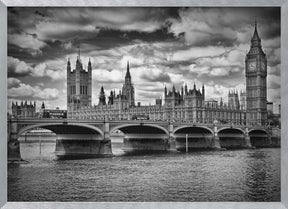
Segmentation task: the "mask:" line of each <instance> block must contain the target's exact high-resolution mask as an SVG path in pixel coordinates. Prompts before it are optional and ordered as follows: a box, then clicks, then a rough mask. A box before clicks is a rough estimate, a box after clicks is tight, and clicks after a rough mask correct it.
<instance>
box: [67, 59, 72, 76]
mask: <svg viewBox="0 0 288 209" xmlns="http://www.w3.org/2000/svg"><path fill="white" fill-rule="evenodd" d="M67 72H71V63H70V58H69V57H68V61H67Z"/></svg>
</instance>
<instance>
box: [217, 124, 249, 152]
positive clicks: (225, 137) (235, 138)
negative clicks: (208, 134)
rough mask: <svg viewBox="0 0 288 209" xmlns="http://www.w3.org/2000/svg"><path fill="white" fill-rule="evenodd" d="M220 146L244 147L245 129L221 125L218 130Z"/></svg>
mask: <svg viewBox="0 0 288 209" xmlns="http://www.w3.org/2000/svg"><path fill="white" fill-rule="evenodd" d="M218 137H219V143H220V146H221V147H222V148H228V149H235V148H244V147H246V140H245V131H244V130H243V129H241V128H237V127H223V128H221V129H219V130H218Z"/></svg>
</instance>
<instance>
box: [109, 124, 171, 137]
mask: <svg viewBox="0 0 288 209" xmlns="http://www.w3.org/2000/svg"><path fill="white" fill-rule="evenodd" d="M138 127H139V128H142V129H141V131H142V132H145V131H148V129H149V128H150V129H151V130H150V131H152V133H153V131H155V132H157V131H158V133H161V132H162V133H164V134H167V136H168V135H169V132H168V130H167V129H165V128H164V127H162V126H159V125H154V124H153V125H151V124H143V125H140V124H124V125H119V126H115V127H113V128H112V129H111V130H110V134H111V133H112V132H114V131H116V130H120V131H122V132H123V133H124V134H125V131H126V132H127V133H129V128H130V130H131V129H133V128H138ZM137 131H139V129H138V130H137ZM159 131H160V132H159ZM136 133H139V132H136ZM150 133H151V132H150Z"/></svg>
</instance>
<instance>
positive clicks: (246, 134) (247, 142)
mask: <svg viewBox="0 0 288 209" xmlns="http://www.w3.org/2000/svg"><path fill="white" fill-rule="evenodd" d="M245 146H246V148H252V144H251V139H250V135H249V131H248V128H247V127H246V128H245Z"/></svg>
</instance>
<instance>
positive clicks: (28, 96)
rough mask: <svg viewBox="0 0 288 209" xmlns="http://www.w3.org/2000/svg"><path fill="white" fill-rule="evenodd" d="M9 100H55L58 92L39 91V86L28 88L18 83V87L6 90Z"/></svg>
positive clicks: (51, 89)
mask: <svg viewBox="0 0 288 209" xmlns="http://www.w3.org/2000/svg"><path fill="white" fill-rule="evenodd" d="M8 95H9V98H18V99H23V100H39V99H40V100H55V99H58V97H59V91H58V90H57V89H54V88H44V89H41V88H40V87H39V86H30V85H29V84H24V83H20V84H19V86H18V87H12V88H9V89H8Z"/></svg>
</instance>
